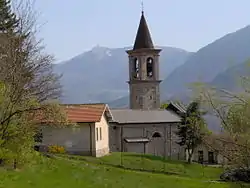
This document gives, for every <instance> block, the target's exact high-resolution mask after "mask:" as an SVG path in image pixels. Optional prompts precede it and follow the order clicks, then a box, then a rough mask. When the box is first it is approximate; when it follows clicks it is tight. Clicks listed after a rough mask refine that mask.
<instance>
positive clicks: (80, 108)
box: [63, 104, 106, 123]
mask: <svg viewBox="0 0 250 188" xmlns="http://www.w3.org/2000/svg"><path fill="white" fill-rule="evenodd" d="M63 106H64V109H65V112H66V115H67V119H68V121H70V122H74V123H80V122H82V123H84V122H99V121H100V120H101V117H102V114H103V112H104V110H105V108H106V105H105V104H77V105H63Z"/></svg>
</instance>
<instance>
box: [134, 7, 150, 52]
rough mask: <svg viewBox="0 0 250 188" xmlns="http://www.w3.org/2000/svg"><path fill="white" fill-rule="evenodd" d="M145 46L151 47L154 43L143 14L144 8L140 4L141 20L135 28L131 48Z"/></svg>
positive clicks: (136, 48) (142, 47)
mask: <svg viewBox="0 0 250 188" xmlns="http://www.w3.org/2000/svg"><path fill="white" fill-rule="evenodd" d="M145 48H150V49H153V48H154V45H153V42H152V39H151V35H150V32H149V29H148V25H147V22H146V19H145V16H144V10H143V5H142V14H141V20H140V24H139V27H138V30H137V35H136V38H135V43H134V48H133V50H138V49H145Z"/></svg>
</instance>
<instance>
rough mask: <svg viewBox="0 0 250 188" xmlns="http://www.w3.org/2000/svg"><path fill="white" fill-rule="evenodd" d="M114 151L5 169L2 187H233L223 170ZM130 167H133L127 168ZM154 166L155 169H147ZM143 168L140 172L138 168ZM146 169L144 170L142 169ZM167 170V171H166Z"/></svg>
mask: <svg viewBox="0 0 250 188" xmlns="http://www.w3.org/2000/svg"><path fill="white" fill-rule="evenodd" d="M122 159H123V160H122V161H123V166H124V167H121V166H120V163H121V155H120V154H119V153H115V154H112V155H110V156H106V157H103V158H99V159H96V158H91V157H74V158H73V159H72V158H70V159H69V158H68V157H67V156H60V157H59V158H58V159H47V158H42V160H40V163H39V164H36V165H30V166H29V167H26V168H23V169H21V170H19V171H10V170H4V169H2V170H1V171H0V188H31V187H32V188H34V187H36V188H83V187H84V188H85V187H93V188H103V187H108V188H112V187H113V188H120V187H121V188H122V187H124V188H126V187H128V188H161V187H162V188H163V187H170V188H172V187H174V188H191V187H192V188H198V187H202V188H205V187H208V188H231V187H233V188H234V187H238V186H237V185H230V184H228V183H222V182H210V181H211V180H216V179H218V178H219V174H220V173H221V171H222V169H220V168H215V167H202V166H200V165H198V164H192V165H187V164H186V163H184V162H176V161H175V162H173V161H165V160H163V159H161V158H157V157H152V156H144V157H142V156H140V155H135V154H124V155H123V156H122ZM128 169H130V170H128ZM151 169H154V171H155V172H154V173H153V172H146V171H150V170H151ZM139 170H141V171H139ZM142 170H145V171H142ZM164 173H165V174H164Z"/></svg>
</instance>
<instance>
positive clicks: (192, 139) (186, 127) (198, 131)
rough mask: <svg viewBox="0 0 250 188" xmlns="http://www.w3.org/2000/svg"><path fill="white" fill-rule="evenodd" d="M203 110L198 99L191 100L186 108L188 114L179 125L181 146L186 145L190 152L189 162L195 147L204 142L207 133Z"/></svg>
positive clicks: (179, 142) (178, 133) (178, 132)
mask: <svg viewBox="0 0 250 188" xmlns="http://www.w3.org/2000/svg"><path fill="white" fill-rule="evenodd" d="M202 115H204V113H203V112H201V110H200V103H199V102H198V101H193V102H191V103H190V104H189V105H188V107H187V110H186V114H185V115H184V116H183V117H182V124H181V125H180V126H179V127H178V131H177V135H178V136H179V138H180V141H178V142H177V143H178V144H179V145H180V146H185V149H186V151H187V153H188V163H191V159H192V156H193V152H194V149H195V148H196V147H197V146H198V145H199V144H201V143H202V140H203V138H204V136H205V135H206V133H207V129H206V123H205V120H204V119H203V117H202Z"/></svg>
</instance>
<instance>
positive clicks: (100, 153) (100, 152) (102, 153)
mask: <svg viewBox="0 0 250 188" xmlns="http://www.w3.org/2000/svg"><path fill="white" fill-rule="evenodd" d="M108 154H109V148H103V149H99V150H96V153H95V157H103V156H105V155H108Z"/></svg>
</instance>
